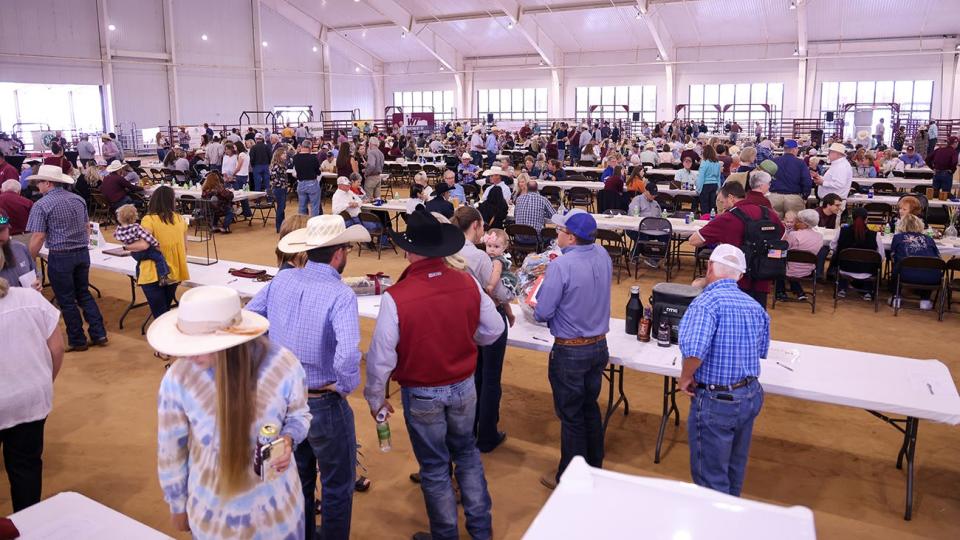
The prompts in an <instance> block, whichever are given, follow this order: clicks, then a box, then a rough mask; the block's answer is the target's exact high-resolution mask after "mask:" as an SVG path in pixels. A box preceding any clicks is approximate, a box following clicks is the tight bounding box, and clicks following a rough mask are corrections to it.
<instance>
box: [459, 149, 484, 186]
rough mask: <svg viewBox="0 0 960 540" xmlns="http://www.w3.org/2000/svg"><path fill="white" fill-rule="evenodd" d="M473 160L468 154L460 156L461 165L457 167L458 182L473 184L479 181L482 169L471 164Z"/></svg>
mask: <svg viewBox="0 0 960 540" xmlns="http://www.w3.org/2000/svg"><path fill="white" fill-rule="evenodd" d="M472 160H473V158H472V157H471V156H470V154H468V153H466V152H464V153H463V155H461V156H460V164H459V165H457V182H461V183H464V184H473V183H475V182H476V181H477V175H478V174H479V173H480V167H478V166H476V165H474V164H473V163H470V162H471V161H472Z"/></svg>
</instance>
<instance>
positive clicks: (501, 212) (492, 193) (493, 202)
mask: <svg viewBox="0 0 960 540" xmlns="http://www.w3.org/2000/svg"><path fill="white" fill-rule="evenodd" d="M503 193H504V190H502V189H497V188H496V186H491V187H490V188H488V189H487V191H485V192H484V194H485V195H486V198H485V199H484V200H483V201H482V202H481V203H480V205H479V206H477V210H479V211H480V215H481V216H483V223H484V224H485V225H486V226H487V227H488V228H490V229H502V228H503V222H504V220H506V219H507V213H508V212H509V210H510V209H509V207H508V206H507V199H506V198H505V197H504V196H503Z"/></svg>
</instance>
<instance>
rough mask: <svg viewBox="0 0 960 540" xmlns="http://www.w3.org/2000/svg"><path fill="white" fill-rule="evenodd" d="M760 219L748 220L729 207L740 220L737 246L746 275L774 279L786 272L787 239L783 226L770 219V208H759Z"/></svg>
mask: <svg viewBox="0 0 960 540" xmlns="http://www.w3.org/2000/svg"><path fill="white" fill-rule="evenodd" d="M760 212H761V214H760V219H750V216H748V215H747V214H746V212H744V211H743V210H741V209H740V208H734V209H732V210H730V213H731V214H733V215H735V216H737V218H739V219H740V221H742V222H743V242H742V243H741V244H740V249H741V250H742V251H743V254H744V256H745V257H746V260H747V272H746V274H745V275H746V276H747V277H749V278H750V279H753V280H770V279H778V278H782V277H784V276H786V275H787V248H788V244H787V241H786V240H784V239H783V229H781V228H780V226H778V225H777V223H776V222H774V221H773V220H772V219H770V209H769V208H767V207H766V206H761V207H760Z"/></svg>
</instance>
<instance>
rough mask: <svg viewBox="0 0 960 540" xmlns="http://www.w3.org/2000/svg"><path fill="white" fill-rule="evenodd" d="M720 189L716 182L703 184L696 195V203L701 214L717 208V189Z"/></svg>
mask: <svg viewBox="0 0 960 540" xmlns="http://www.w3.org/2000/svg"><path fill="white" fill-rule="evenodd" d="M718 189H720V188H719V186H717V184H704V186H703V188H701V189H700V194H699V195H698V203H699V208H700V213H701V214H709V213H710V210H715V209H716V208H717V190H718Z"/></svg>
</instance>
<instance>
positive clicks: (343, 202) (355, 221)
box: [331, 176, 363, 227]
mask: <svg viewBox="0 0 960 540" xmlns="http://www.w3.org/2000/svg"><path fill="white" fill-rule="evenodd" d="M361 204H363V199H362V198H361V197H360V196H359V195H357V194H356V193H354V192H353V191H351V190H350V180H349V179H348V178H347V177H346V176H341V177H340V178H337V191H335V192H334V193H333V200H332V201H331V208H332V210H333V213H334V214H340V213H342V212H344V211H345V212H346V213H347V214H349V215H350V218H351V219H350V220H347V219H346V218H344V221H347V227H349V226H351V225H359V224H360V205H361Z"/></svg>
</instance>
